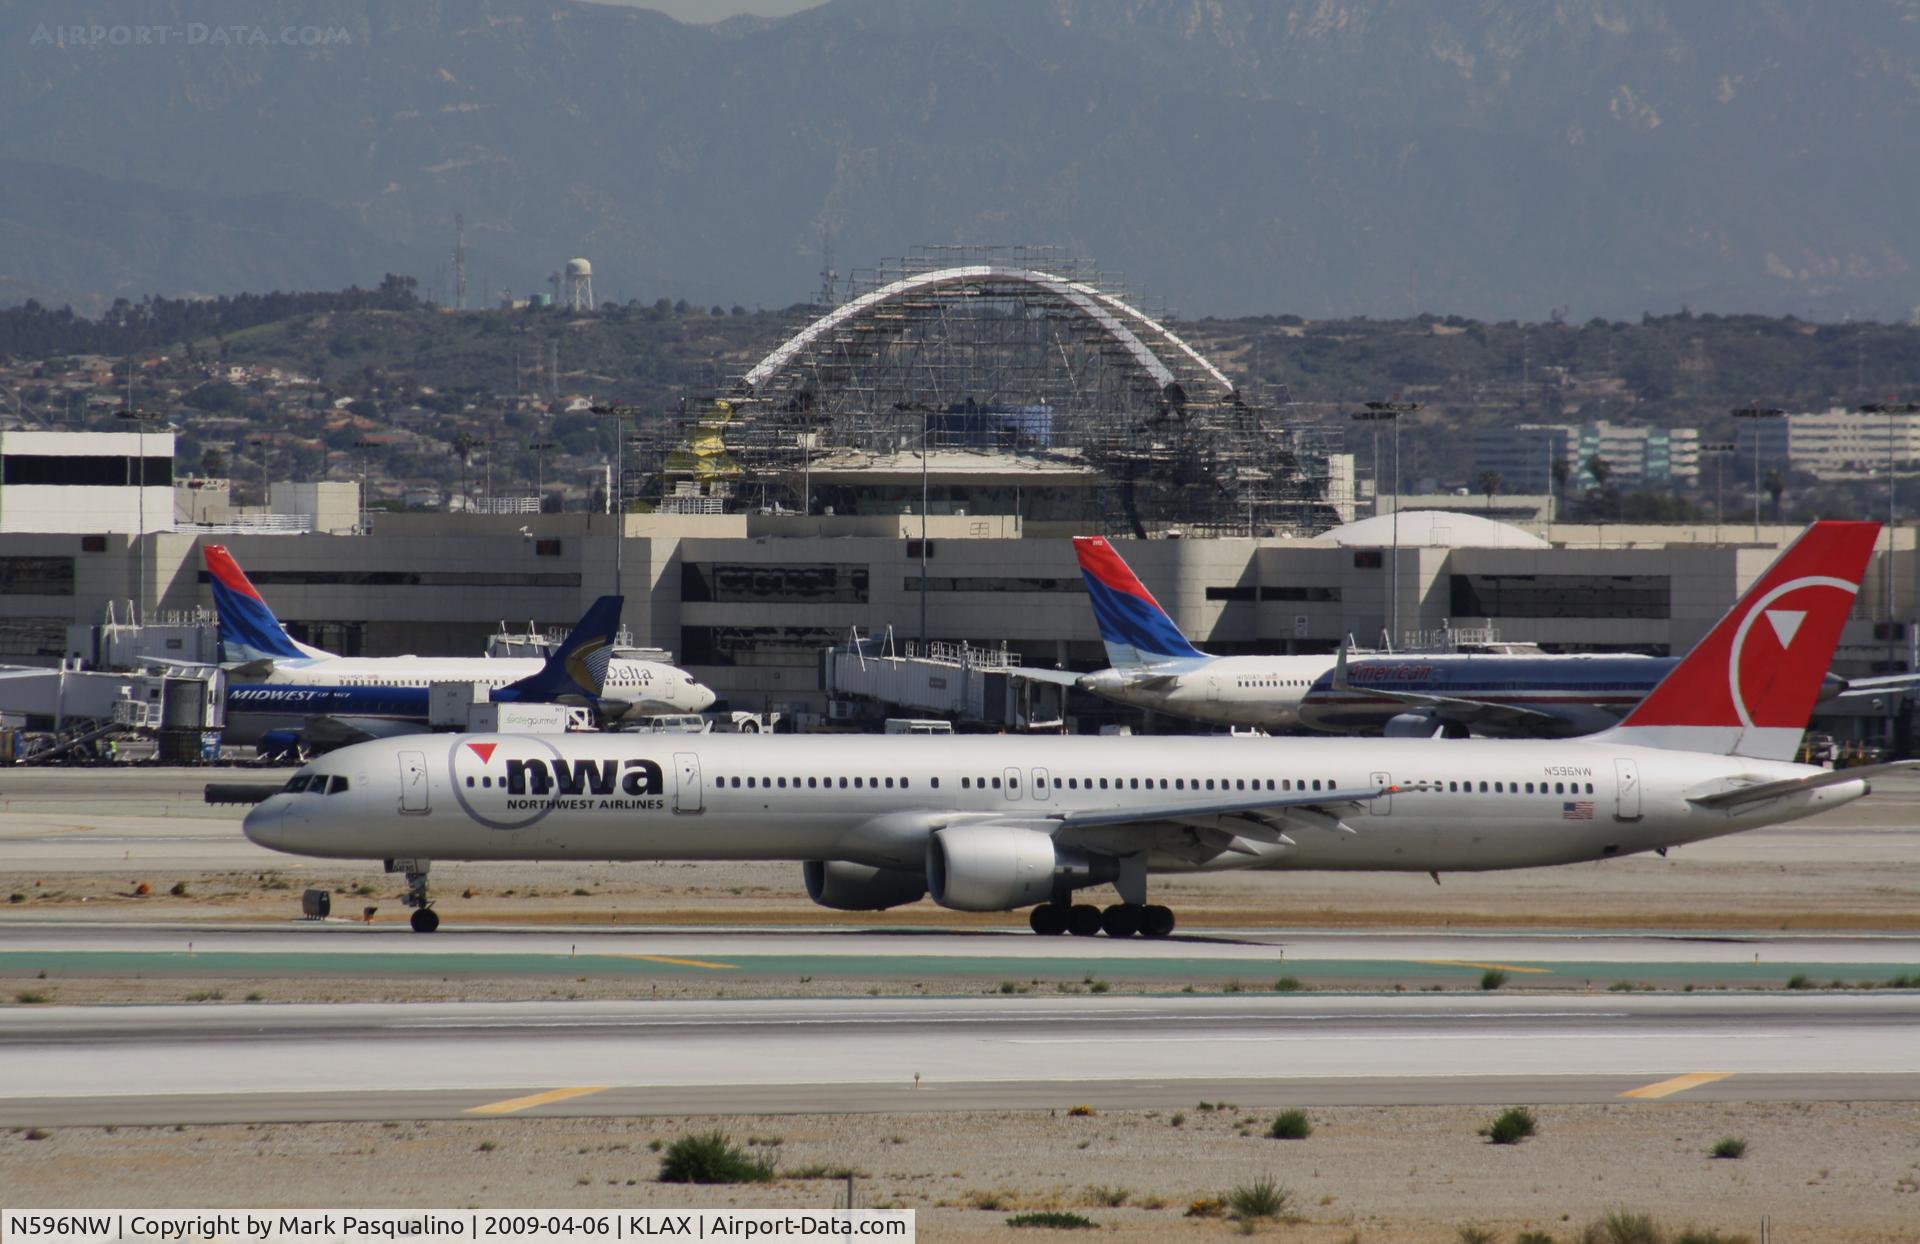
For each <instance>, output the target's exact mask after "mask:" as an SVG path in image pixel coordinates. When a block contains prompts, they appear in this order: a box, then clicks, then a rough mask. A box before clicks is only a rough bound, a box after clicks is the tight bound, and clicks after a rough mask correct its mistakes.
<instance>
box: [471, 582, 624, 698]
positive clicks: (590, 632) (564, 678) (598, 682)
mask: <svg viewBox="0 0 1920 1244" xmlns="http://www.w3.org/2000/svg"><path fill="white" fill-rule="evenodd" d="M625 604H626V598H625V597H623V596H602V597H601V598H600V599H599V600H596V601H594V602H593V604H592V605H590V606H588V608H587V611H586V612H585V613H584V614H581V615H580V620H579V621H578V622H576V623H574V626H573V630H572V631H570V632H568V634H567V637H566V638H565V639H564V640H562V641H561V642H560V646H559V647H558V648H555V649H554V650H553V652H552V654H551V655H549V656H548V657H547V663H546V664H545V665H543V666H541V667H540V669H539V670H538V672H536V673H532V674H529V675H527V676H526V677H525V678H522V679H521V680H520V681H519V682H516V683H510V684H508V685H507V686H505V687H502V688H501V689H500V690H499V691H497V692H495V693H494V697H493V698H494V699H496V700H527V701H537V702H547V703H555V704H558V703H563V702H568V701H578V700H583V699H584V700H589V701H597V700H599V698H600V693H601V691H602V690H603V689H604V688H605V687H606V685H607V664H608V662H609V661H611V660H612V659H613V641H614V637H615V636H616V635H618V634H619V632H620V613H621V610H622V608H623V607H624V606H625Z"/></svg>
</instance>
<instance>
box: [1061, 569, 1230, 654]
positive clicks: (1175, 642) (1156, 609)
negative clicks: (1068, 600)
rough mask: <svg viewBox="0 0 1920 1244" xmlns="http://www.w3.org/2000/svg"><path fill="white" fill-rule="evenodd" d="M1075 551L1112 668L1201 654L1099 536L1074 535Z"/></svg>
mask: <svg viewBox="0 0 1920 1244" xmlns="http://www.w3.org/2000/svg"><path fill="white" fill-rule="evenodd" d="M1073 552H1074V555H1075V556H1076V557H1078V558H1079V559H1080V573H1081V575H1082V576H1083V577H1084V578H1085V579H1086V581H1087V596H1088V598H1089V599H1090V600H1091V601H1092V602H1093V616H1094V619H1095V620H1096V621H1097V622H1098V623H1099V624H1100V638H1101V639H1102V640H1104V641H1105V642H1106V645H1107V660H1108V662H1109V663H1111V664H1112V665H1113V666H1114V667H1115V668H1116V669H1124V668H1126V667H1128V666H1139V665H1160V664H1164V663H1166V662H1168V661H1185V660H1192V659H1194V658H1204V657H1205V656H1206V655H1207V654H1206V653H1204V652H1202V651H1200V650H1199V649H1198V648H1196V647H1194V646H1193V645H1192V644H1190V643H1188V642H1187V637H1186V636H1185V635H1183V634H1181V633H1180V628H1179V627H1178V626H1176V625H1175V624H1174V621H1173V619H1172V618H1170V617H1168V616H1167V611H1166V610H1165V609H1162V608H1161V607H1160V602H1159V601H1157V600H1155V599H1154V598H1153V593H1152V592H1149V591H1148V590H1147V588H1146V585H1145V584H1144V583H1142V582H1140V580H1139V578H1138V576H1136V575H1135V574H1134V573H1133V570H1132V568H1131V567H1129V566H1128V565H1127V563H1126V562H1125V561H1123V560H1122V559H1121V557H1120V554H1118V553H1116V552H1114V551H1113V546H1112V545H1111V544H1108V543H1107V542H1106V540H1104V539H1103V538H1101V537H1099V536H1076V537H1075V538H1074V541H1073Z"/></svg>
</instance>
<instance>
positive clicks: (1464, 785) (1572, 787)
mask: <svg viewBox="0 0 1920 1244" xmlns="http://www.w3.org/2000/svg"><path fill="white" fill-rule="evenodd" d="M1584 785H1585V789H1584V790H1582V789H1581V787H1582V783H1579V782H1554V783H1551V789H1549V783H1546V782H1491V783H1489V782H1482V783H1480V793H1481V794H1483V795H1486V794H1494V795H1522V794H1525V795H1579V794H1587V795H1591V794H1592V793H1593V783H1592V782H1587V783H1585V784H1584ZM1443 786H1444V788H1445V790H1446V791H1447V793H1448V794H1467V795H1471V794H1473V793H1474V787H1473V783H1472V782H1446V783H1442V782H1441V781H1440V780H1439V779H1437V778H1436V779H1435V780H1433V781H1431V782H1423V783H1421V784H1420V787H1419V789H1421V790H1429V791H1433V792H1434V793H1436V794H1437V793H1439V792H1440V790H1441V789H1442V788H1443Z"/></svg>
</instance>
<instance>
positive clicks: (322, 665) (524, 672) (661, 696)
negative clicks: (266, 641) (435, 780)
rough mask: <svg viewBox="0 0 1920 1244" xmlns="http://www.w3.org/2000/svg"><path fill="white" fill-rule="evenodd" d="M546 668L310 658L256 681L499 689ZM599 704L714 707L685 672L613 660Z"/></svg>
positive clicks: (648, 709)
mask: <svg viewBox="0 0 1920 1244" xmlns="http://www.w3.org/2000/svg"><path fill="white" fill-rule="evenodd" d="M545 664H546V662H545V661H543V660H542V659H541V658H539V657H315V658H312V659H309V660H304V661H295V660H277V661H275V662H274V665H273V670H272V672H270V673H269V674H268V675H267V676H266V677H265V678H264V679H262V680H261V681H263V682H267V683H280V684H283V685H284V684H295V685H299V686H307V687H428V686H432V685H433V684H434V683H436V682H471V683H478V684H480V685H481V686H484V687H486V688H488V689H489V690H496V691H497V690H499V689H500V688H501V687H505V686H507V685H508V684H510V683H516V682H519V681H520V680H521V679H523V678H530V677H532V676H533V675H535V674H537V673H539V672H540V670H541V667H542V666H544V665H545ZM601 696H602V698H603V699H606V700H610V701H615V702H619V703H625V704H627V705H628V706H629V708H628V711H629V712H630V713H697V712H700V711H702V710H704V709H706V708H708V707H709V706H711V705H712V704H713V702H714V694H713V692H712V691H711V690H710V689H709V688H707V687H706V686H704V685H702V684H701V683H699V682H698V681H696V680H695V679H694V677H693V675H691V674H689V673H687V672H686V671H685V670H682V669H679V668H677V667H675V666H672V665H666V664H663V663H661V662H659V661H634V660H628V659H625V658H620V657H616V658H614V659H613V660H611V661H609V662H607V677H606V683H605V686H604V688H603V690H602V692H601Z"/></svg>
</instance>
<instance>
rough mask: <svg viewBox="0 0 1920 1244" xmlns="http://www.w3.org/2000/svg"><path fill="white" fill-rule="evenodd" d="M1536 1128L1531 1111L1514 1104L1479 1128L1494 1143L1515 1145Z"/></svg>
mask: <svg viewBox="0 0 1920 1244" xmlns="http://www.w3.org/2000/svg"><path fill="white" fill-rule="evenodd" d="M1537 1130H1538V1121H1537V1120H1536V1119H1535V1118H1534V1117H1533V1111H1531V1110H1529V1109H1527V1108H1526V1107H1525V1106H1515V1107H1513V1108H1512V1109H1511V1110H1507V1111H1505V1112H1503V1113H1502V1114H1501V1115H1500V1117H1499V1118H1497V1119H1495V1120H1494V1121H1493V1122H1491V1123H1489V1124H1487V1125H1486V1126H1485V1127H1483V1128H1481V1129H1480V1134H1481V1135H1482V1136H1485V1137H1486V1138H1487V1140H1488V1141H1489V1142H1491V1143H1493V1144H1496V1145H1517V1144H1519V1143H1520V1142H1521V1141H1523V1140H1525V1139H1526V1138H1527V1137H1529V1136H1531V1135H1533V1134H1534V1133H1535V1132H1536V1131H1537Z"/></svg>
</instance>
